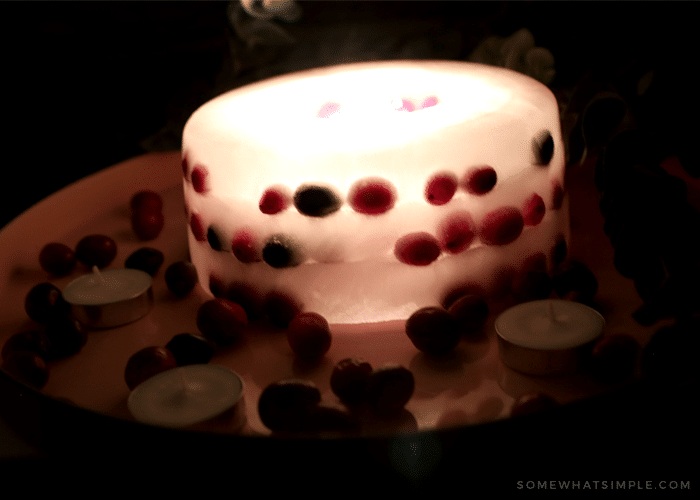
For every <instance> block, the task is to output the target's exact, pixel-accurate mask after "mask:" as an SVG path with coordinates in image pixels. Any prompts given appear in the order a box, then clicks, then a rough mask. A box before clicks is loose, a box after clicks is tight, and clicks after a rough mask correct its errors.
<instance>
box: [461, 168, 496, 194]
mask: <svg viewBox="0 0 700 500" xmlns="http://www.w3.org/2000/svg"><path fill="white" fill-rule="evenodd" d="M497 180H498V176H497V175H496V171H495V170H494V169H493V167H489V166H483V167H472V168H470V169H469V171H467V173H466V174H465V176H464V179H463V181H462V185H463V186H464V189H466V190H467V192H468V193H470V194H474V195H478V196H480V195H484V194H486V193H488V192H489V191H491V190H492V189H493V188H494V186H495V185H496V181H497Z"/></svg>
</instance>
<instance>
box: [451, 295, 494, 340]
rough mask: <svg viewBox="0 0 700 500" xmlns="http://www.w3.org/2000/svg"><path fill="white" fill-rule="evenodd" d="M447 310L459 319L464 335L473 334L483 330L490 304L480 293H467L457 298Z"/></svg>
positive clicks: (458, 322)
mask: <svg viewBox="0 0 700 500" xmlns="http://www.w3.org/2000/svg"><path fill="white" fill-rule="evenodd" d="M447 312H449V313H450V314H451V315H452V317H454V318H455V319H456V320H457V325H458V329H459V331H460V332H461V333H462V334H463V335H466V336H473V335H475V334H477V333H480V332H481V331H482V330H483V328H484V324H485V323H486V320H487V319H488V317H489V306H488V304H487V303H486V301H485V300H484V299H483V298H482V297H481V296H480V295H475V294H466V295H463V296H462V297H460V298H458V299H457V300H455V301H454V302H453V303H452V305H450V307H449V309H448V310H447Z"/></svg>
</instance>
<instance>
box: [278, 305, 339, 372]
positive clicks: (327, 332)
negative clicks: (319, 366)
mask: <svg viewBox="0 0 700 500" xmlns="http://www.w3.org/2000/svg"><path fill="white" fill-rule="evenodd" d="M287 340H288V341H289V346H290V347H291V348H292V351H293V352H294V354H296V355H297V356H298V357H299V358H301V359H303V360H305V361H314V360H317V359H319V358H321V357H322V356H323V355H324V354H326V353H327V352H328V349H330V347H331V329H330V326H329V325H328V321H326V319H325V318H324V317H323V316H321V315H320V314H318V313H315V312H305V313H300V314H297V315H296V316H295V317H294V319H293V320H292V321H290V322H289V326H288V327H287Z"/></svg>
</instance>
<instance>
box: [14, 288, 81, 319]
mask: <svg viewBox="0 0 700 500" xmlns="http://www.w3.org/2000/svg"><path fill="white" fill-rule="evenodd" d="M24 310H25V311H26V313H27V316H29V318H31V319H33V320H34V321H36V322H37V323H42V324H43V323H46V322H48V321H49V319H51V318H52V317H53V316H56V315H60V314H68V313H69V312H70V304H68V302H66V301H65V300H64V298H63V295H62V294H61V291H60V290H59V289H58V288H56V287H55V286H54V285H52V284H51V283H39V284H38V285H35V286H34V287H32V289H31V290H29V293H27V296H26V297H25V299H24Z"/></svg>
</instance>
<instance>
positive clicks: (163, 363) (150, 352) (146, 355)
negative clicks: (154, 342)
mask: <svg viewBox="0 0 700 500" xmlns="http://www.w3.org/2000/svg"><path fill="white" fill-rule="evenodd" d="M172 368H177V361H176V359H175V356H173V353H171V352H170V351H169V350H168V349H167V348H165V347H157V346H152V347H145V348H143V349H141V350H140V351H138V352H137V353H135V354H134V355H133V356H131V357H130V358H129V361H128V362H127V363H126V368H125V369H124V380H125V381H126V385H127V386H128V387H129V389H132V390H133V389H134V388H135V387H136V386H137V385H139V384H140V383H141V382H143V381H145V380H147V379H149V378H151V377H153V376H154V375H158V374H159V373H161V372H164V371H166V370H170V369H172Z"/></svg>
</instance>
